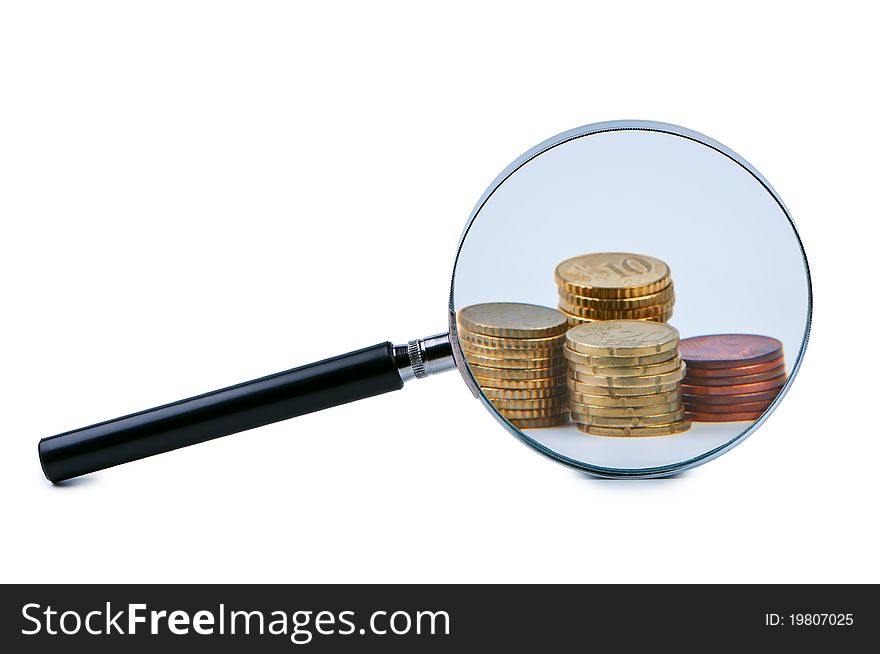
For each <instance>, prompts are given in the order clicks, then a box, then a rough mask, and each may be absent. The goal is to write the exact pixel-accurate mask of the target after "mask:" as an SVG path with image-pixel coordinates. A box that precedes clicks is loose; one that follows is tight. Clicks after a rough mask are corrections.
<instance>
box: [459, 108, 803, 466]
mask: <svg viewBox="0 0 880 654" xmlns="http://www.w3.org/2000/svg"><path fill="white" fill-rule="evenodd" d="M621 131H641V132H656V133H661V134H668V135H670V136H676V137H679V138H684V139H687V140H689V141H694V142H696V143H699V144H700V145H703V146H705V147H708V148H710V149H712V150H715V151H716V152H718V153H719V154H721V155H723V156H725V157H727V158H728V159H730V160H731V161H733V162H734V163H736V164H737V165H739V166H740V167H741V168H743V170H745V171H746V172H748V173H749V174H750V175H751V176H752V177H753V178H754V179H755V180H756V181H758V182H759V183H760V184H761V186H763V187H764V189H765V190H766V191H767V192H768V193H769V194H770V196H771V197H772V198H773V200H774V201H775V202H776V204H777V205H778V206H779V208H780V209H781V210H782V213H783V214H784V215H785V217H786V219H787V220H788V223H789V225H790V226H791V229H792V231H793V233H794V237H795V239H796V240H797V244H798V247H799V248H800V251H801V258H802V259H803V263H804V272H805V273H806V277H807V320H806V324H805V326H804V335H803V339H802V340H801V346H800V349H799V350H798V353H797V357H796V358H795V361H794V363H793V365H792V368H791V372H790V373H789V377H788V380H787V381H786V382H785V385H784V386H783V387H782V388H781V389H780V391H779V394H778V395H777V396H776V398H775V399H774V400H773V402H772V403H771V404H770V406H769V407H768V408H767V409H766V410H765V411H764V413H763V414H762V415H761V417H760V418H758V419H757V420H756V421H754V422H753V423H752V424H751V425H750V426H749V427H747V428H746V429H744V430H743V431H742V432H741V433H740V434H739V435H737V436H735V437H734V438H733V439H731V440H730V441H728V442H727V443H725V444H724V445H720V446H718V447H716V448H714V449H712V450H709V451H708V452H704V453H703V454H701V455H699V456H696V457H693V458H691V459H687V460H685V461H681V462H678V463H672V464H668V465H664V466H656V467H652V468H608V467H604V466H596V465H592V464H589V463H584V462H582V461H578V460H576V459H572V458H570V457H567V456H565V455H563V454H560V453H558V452H555V451H553V450H551V449H550V448H548V447H546V446H545V445H543V444H541V443H539V442H538V441H536V440H534V439H532V438H530V437H529V436H528V434H526V433H524V432H522V431H520V430H519V429H517V428H516V427H514V426H513V425H512V424H510V422H508V421H507V420H506V419H505V418H504V417H503V416H502V415H501V414H500V413H499V412H498V411H497V410H496V409H495V407H494V406H493V405H492V403H491V402H489V400H488V399H487V398H486V396H485V395H484V394H483V392H482V390H481V389H480V386H479V385H478V384H477V381H476V379H474V376H473V374H472V373H471V370H470V367H469V366H468V365H467V361H466V360H465V357H464V353H463V352H462V349H461V343H460V341H459V339H458V327H457V325H456V321H455V275H456V271H457V270H458V260H459V257H460V256H461V249H462V247H463V246H464V242H465V239H466V238H467V235H468V232H469V231H470V228H471V226H472V225H473V223H474V221H475V220H476V218H477V216H478V215H479V213H480V211H481V210H482V209H483V207H484V206H485V205H486V203H487V202H488V201H489V198H491V197H492V195H493V194H494V193H495V191H496V190H497V189H498V188H499V187H500V186H501V185H502V184H503V183H504V182H506V181H507V180H508V179H509V178H510V177H511V176H512V175H513V174H514V173H516V172H517V171H518V170H519V169H520V168H522V167H523V166H525V165H526V164H527V163H529V162H530V161H532V160H533V159H535V158H537V157H538V156H540V155H542V154H544V153H545V152H547V151H549V150H552V149H553V148H556V147H558V146H560V145H563V144H565V143H568V142H569V141H573V140H575V139H579V138H583V137H586V136H592V135H594V134H601V133H605V132H621ZM812 322H813V283H812V279H811V276H810V265H809V262H808V261H807V253H806V252H805V251H804V244H803V241H802V240H801V236H800V233H799V232H798V229H797V226H796V225H795V223H794V220H793V219H792V217H791V213H790V212H789V211H788V208H787V207H786V206H785V203H784V202H783V201H782V198H781V197H779V194H778V193H777V192H776V191H775V189H774V188H773V187H772V186H771V185H770V183H769V182H768V181H767V180H766V179H765V178H764V176H763V175H761V173H759V172H758V171H757V170H756V169H755V167H754V166H752V165H751V164H750V163H749V162H748V161H746V160H745V159H744V158H743V157H741V156H740V155H738V154H737V153H736V152H734V151H733V150H731V149H730V148H728V147H726V146H725V145H723V144H721V143H719V142H718V141H715V140H714V139H711V138H709V137H708V136H705V135H704V134H700V133H699V132H695V131H693V130H690V129H687V128H686V127H681V126H679V125H672V124H670V123H662V122H656V121H650V120H614V121H606V122H601V123H592V124H590V125H584V126H582V127H577V128H575V129H571V130H568V131H566V132H562V133H561V134H557V135H556V136H554V137H552V138H549V139H547V140H546V141H544V142H543V143H540V144H538V145H536V146H535V147H533V148H532V149H530V150H529V151H527V152H526V153H525V154H523V155H521V156H520V157H518V158H517V159H516V160H515V161H514V162H513V163H511V164H510V165H509V166H507V168H505V169H504V171H502V173H501V174H500V175H498V177H496V178H495V180H494V181H493V182H492V183H491V184H490V185H489V187H488V188H487V189H486V190H485V192H484V193H483V195H482V196H481V197H480V199H479V200H478V201H477V203H476V205H475V206H474V209H473V211H471V214H470V217H469V218H468V220H467V222H466V223H465V227H464V230H463V232H462V235H461V238H460V239H459V242H458V248H457V249H456V252H455V262H454V263H453V267H452V282H451V284H450V291H449V340H450V343H451V345H452V354H453V358H454V359H455V365H456V367H457V368H458V370H459V372H461V374H462V376H463V377H464V380H465V383H467V385H468V388H470V389H471V392H473V394H474V395H475V396H476V397H477V398H479V400H480V401H481V402H482V403H483V404H484V405H485V406H486V408H487V409H489V411H490V412H491V413H492V415H493V416H495V418H496V420H498V421H499V422H500V423H501V424H502V425H503V426H504V427H505V429H507V431H509V432H510V433H511V434H513V435H514V436H515V437H516V438H517V439H519V440H520V441H521V442H522V443H524V444H525V445H527V446H528V447H530V448H531V449H533V450H536V451H538V452H540V453H541V454H543V455H545V456H546V457H548V458H550V459H552V460H553V461H556V462H557V463H561V464H562V465H565V466H568V467H569V468H573V469H575V470H578V471H580V472H585V473H587V474H589V475H591V476H593V477H599V478H604V479H621V478H625V479H650V478H656V477H668V476H670V475H674V474H678V473H680V472H684V471H685V470H690V469H691V468H695V467H697V466H699V465H702V464H704V463H707V462H708V461H711V460H712V459H715V458H717V457H719V456H721V455H722V454H724V453H725V452H727V451H729V450H731V449H733V448H734V447H736V446H737V445H739V444H740V443H742V442H743V441H744V440H745V439H746V438H748V437H749V436H751V435H752V433H754V432H755V430H756V429H758V428H759V427H760V426H761V425H762V424H764V421H765V420H767V418H768V417H769V416H770V414H771V413H773V411H775V410H776V407H777V406H778V405H779V403H780V402H781V401H782V399H783V398H784V397H785V395H786V394H787V393H788V391H789V389H790V388H791V384H792V382H793V381H794V379H795V377H796V376H797V374H798V372H799V371H800V367H801V363H802V361H803V358H804V353H805V352H806V349H807V342H808V341H809V338H810V328H811V326H812Z"/></svg>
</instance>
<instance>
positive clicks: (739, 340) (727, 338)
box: [678, 334, 782, 368]
mask: <svg viewBox="0 0 880 654" xmlns="http://www.w3.org/2000/svg"><path fill="white" fill-rule="evenodd" d="M678 353H679V354H680V355H681V358H682V359H684V360H685V361H686V362H687V364H688V367H694V368H730V367H733V366H751V365H755V364H758V363H764V362H765V361H772V360H773V359H778V358H779V357H781V356H782V343H781V342H780V341H778V340H776V339H775V338H770V337H769V336H759V335H757V334H712V335H709V336H693V337H691V338H685V339H682V340H681V341H680V342H679V344H678Z"/></svg>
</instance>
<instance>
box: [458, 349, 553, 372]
mask: <svg viewBox="0 0 880 654" xmlns="http://www.w3.org/2000/svg"><path fill="white" fill-rule="evenodd" d="M464 356H465V358H466V359H467V361H468V363H469V364H470V365H471V367H472V368H474V367H483V368H505V369H511V368H513V369H519V370H536V369H542V370H543V369H546V368H554V369H559V368H562V369H565V368H564V366H565V365H566V363H565V359H563V358H562V356H553V357H541V358H539V359H512V358H504V359H500V358H497V357H484V356H480V355H478V354H473V353H472V352H467V351H465V353H464Z"/></svg>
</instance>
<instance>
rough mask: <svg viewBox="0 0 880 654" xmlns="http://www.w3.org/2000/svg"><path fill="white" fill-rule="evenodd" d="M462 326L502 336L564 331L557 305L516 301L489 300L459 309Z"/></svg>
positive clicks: (530, 335) (548, 333)
mask: <svg viewBox="0 0 880 654" xmlns="http://www.w3.org/2000/svg"><path fill="white" fill-rule="evenodd" d="M458 322H459V324H460V325H461V328H462V330H466V331H469V332H472V333H475V334H485V335H486V336H496V337H501V338H543V337H545V336H557V335H559V334H564V333H565V330H566V329H567V328H568V326H567V325H566V323H565V316H563V315H561V314H560V313H559V312H558V311H557V310H556V309H551V308H550V307H542V306H538V305H536V304H521V303H518V302H488V303H486V304H474V305H471V306H469V307H465V308H464V309H462V310H461V311H459V312H458Z"/></svg>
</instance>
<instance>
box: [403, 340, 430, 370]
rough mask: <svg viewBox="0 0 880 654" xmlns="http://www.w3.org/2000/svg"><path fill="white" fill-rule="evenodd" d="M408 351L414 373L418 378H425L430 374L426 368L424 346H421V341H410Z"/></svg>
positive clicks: (407, 346) (407, 345)
mask: <svg viewBox="0 0 880 654" xmlns="http://www.w3.org/2000/svg"><path fill="white" fill-rule="evenodd" d="M406 353H407V354H408V355H409V363H410V366H412V370H413V373H415V376H416V379H424V378H425V377H427V376H428V371H427V370H425V361H424V359H422V348H421V347H419V342H418V341H417V340H416V341H410V342H409V343H407V344H406Z"/></svg>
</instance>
